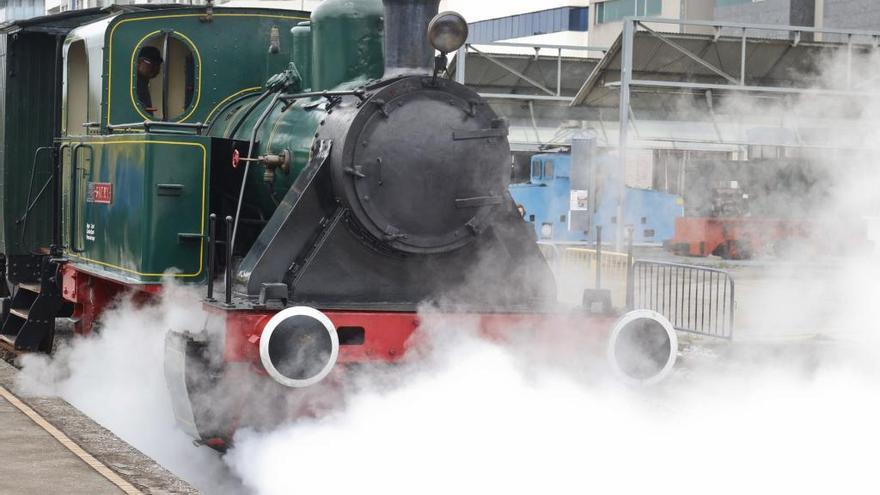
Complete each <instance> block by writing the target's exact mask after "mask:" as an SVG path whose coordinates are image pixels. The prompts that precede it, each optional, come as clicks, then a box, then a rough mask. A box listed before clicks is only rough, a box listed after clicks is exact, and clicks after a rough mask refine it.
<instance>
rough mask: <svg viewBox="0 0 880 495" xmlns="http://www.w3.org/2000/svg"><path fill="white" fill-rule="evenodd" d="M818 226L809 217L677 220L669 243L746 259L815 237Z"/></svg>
mask: <svg viewBox="0 0 880 495" xmlns="http://www.w3.org/2000/svg"><path fill="white" fill-rule="evenodd" d="M814 230H815V226H814V225H813V224H812V223H811V222H808V221H805V220H794V219H770V218H750V217H741V218H703V217H684V218H676V219H675V235H674V236H673V238H672V239H671V240H670V241H669V243H668V246H669V248H670V249H671V251H672V252H674V253H675V254H679V255H684V256H709V255H711V254H714V255H717V256H721V257H722V258H725V259H746V258H751V257H752V256H755V255H761V254H766V253H769V252H771V251H774V250H778V249H777V248H778V246H780V245H782V244H783V243H798V242H803V241H807V240H810V239H812V238H813V237H814Z"/></svg>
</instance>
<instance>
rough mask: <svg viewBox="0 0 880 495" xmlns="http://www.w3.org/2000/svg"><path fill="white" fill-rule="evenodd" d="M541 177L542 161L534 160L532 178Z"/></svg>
mask: <svg viewBox="0 0 880 495" xmlns="http://www.w3.org/2000/svg"><path fill="white" fill-rule="evenodd" d="M540 178H541V162H540V161H537V160H536V161H534V162H532V179H540Z"/></svg>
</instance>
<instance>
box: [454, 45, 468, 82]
mask: <svg viewBox="0 0 880 495" xmlns="http://www.w3.org/2000/svg"><path fill="white" fill-rule="evenodd" d="M465 67H467V46H464V45H462V46H461V48H459V49H458V54H457V55H456V56H455V82H457V83H458V84H464V81H465V78H464V71H465Z"/></svg>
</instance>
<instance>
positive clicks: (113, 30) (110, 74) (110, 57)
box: [106, 12, 309, 125]
mask: <svg viewBox="0 0 880 495" xmlns="http://www.w3.org/2000/svg"><path fill="white" fill-rule="evenodd" d="M204 15H205V14H204V12H200V13H195V14H170V15H158V16H147V17H136V18H134V19H122V20H121V21H119V22H117V23H116V24H114V25H113V27H112V28H111V29H110V36H108V37H107V45H108V46H109V48H108V50H107V102H106V103H107V124H108V125H110V124H112V123H113V121H111V120H110V106H111V104H112V102H113V100H112V99H111V96H112V92H113V35H115V34H116V28H118V27H119V26H121V25H123V24H125V23H128V22H137V21H151V20H156V19H172V18H178V17H203V16H204ZM213 15H214V17H265V18H267V19H296V20H301V21H307V20H309V18H308V17H300V16H292V15H273V14H221V13H215V14H213Z"/></svg>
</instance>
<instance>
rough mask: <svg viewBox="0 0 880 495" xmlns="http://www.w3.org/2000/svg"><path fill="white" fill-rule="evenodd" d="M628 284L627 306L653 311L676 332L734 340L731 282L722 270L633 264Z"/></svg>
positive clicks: (641, 263)
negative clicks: (664, 318) (669, 323)
mask: <svg viewBox="0 0 880 495" xmlns="http://www.w3.org/2000/svg"><path fill="white" fill-rule="evenodd" d="M629 280H630V282H629V283H628V284H627V307H629V308H632V309H650V310H653V311H656V312H658V313H660V314H662V315H663V316H665V317H666V318H668V319H669V321H670V322H671V323H672V325H673V326H674V327H675V329H676V330H679V331H682V332H690V333H696V334H701V335H708V336H712V337H720V338H724V339H731V338H733V314H734V283H733V278H732V277H731V276H730V275H729V274H728V273H727V272H724V271H722V270H715V269H712V268H704V267H700V266H692V265H682V264H678V263H666V262H662V261H642V260H639V261H635V262H634V263H633V265H632V268H631V272H630V274H629Z"/></svg>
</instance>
